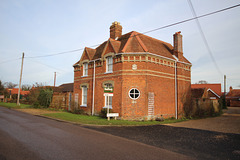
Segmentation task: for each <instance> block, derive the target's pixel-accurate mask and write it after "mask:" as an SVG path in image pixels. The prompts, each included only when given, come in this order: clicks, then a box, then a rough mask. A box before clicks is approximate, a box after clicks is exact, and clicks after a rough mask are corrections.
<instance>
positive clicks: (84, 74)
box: [83, 63, 88, 76]
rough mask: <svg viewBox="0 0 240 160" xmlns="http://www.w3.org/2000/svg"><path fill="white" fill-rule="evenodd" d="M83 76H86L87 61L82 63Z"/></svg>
mask: <svg viewBox="0 0 240 160" xmlns="http://www.w3.org/2000/svg"><path fill="white" fill-rule="evenodd" d="M83 76H88V63H83Z"/></svg>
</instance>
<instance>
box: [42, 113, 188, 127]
mask: <svg viewBox="0 0 240 160" xmlns="http://www.w3.org/2000/svg"><path fill="white" fill-rule="evenodd" d="M43 115H44V116H47V117H51V118H56V119H61V120H65V121H70V122H75V123H79V124H92V125H120V126H121V125H122V126H129V125H134V126H136V125H158V124H164V123H175V122H181V121H184V120H183V119H178V120H175V119H171V120H170V119H169V120H168V119H167V120H165V121H163V122H159V121H127V120H114V119H111V120H110V121H108V120H107V119H104V118H101V117H98V116H87V115H79V114H72V113H68V112H61V113H48V114H43Z"/></svg>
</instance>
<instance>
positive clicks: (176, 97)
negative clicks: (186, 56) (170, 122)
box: [175, 61, 178, 119]
mask: <svg viewBox="0 0 240 160" xmlns="http://www.w3.org/2000/svg"><path fill="white" fill-rule="evenodd" d="M177 99H178V94H177V61H175V116H176V119H178V104H177V103H178V100H177Z"/></svg>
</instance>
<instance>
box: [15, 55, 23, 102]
mask: <svg viewBox="0 0 240 160" xmlns="http://www.w3.org/2000/svg"><path fill="white" fill-rule="evenodd" d="M23 60H24V53H22V65H21V73H20V80H19V87H18V99H17V106H20V103H19V99H20V90H21V83H22V71H23Z"/></svg>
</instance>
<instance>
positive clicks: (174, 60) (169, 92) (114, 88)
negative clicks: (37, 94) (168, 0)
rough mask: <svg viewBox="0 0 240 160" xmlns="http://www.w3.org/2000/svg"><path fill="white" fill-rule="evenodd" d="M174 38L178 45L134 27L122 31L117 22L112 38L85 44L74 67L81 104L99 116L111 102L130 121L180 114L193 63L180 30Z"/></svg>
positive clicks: (113, 108)
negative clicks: (137, 30)
mask: <svg viewBox="0 0 240 160" xmlns="http://www.w3.org/2000/svg"><path fill="white" fill-rule="evenodd" d="M173 39H174V46H172V45H171V44H169V43H166V42H163V41H161V40H158V39H155V38H152V37H149V36H146V35H144V34H140V33H138V32H135V31H132V32H129V33H127V34H124V35H122V26H121V25H120V23H118V22H114V23H113V24H112V25H111V26H110V38H109V39H108V40H107V41H105V42H103V43H102V44H101V45H99V46H98V47H97V48H95V49H92V48H87V47H86V48H85V49H84V51H83V53H82V56H81V59H80V60H79V61H78V62H77V63H75V64H74V66H73V67H74V97H73V99H74V100H75V104H78V105H76V107H77V108H81V109H84V110H85V111H86V112H88V113H89V114H92V115H95V114H98V113H99V112H100V111H101V110H102V109H103V108H107V106H108V105H109V106H110V108H111V109H112V111H113V112H115V113H119V116H120V117H121V118H122V119H130V120H133V119H154V118H156V117H161V116H163V117H176V118H177V117H178V116H181V115H182V114H183V103H185V101H186V99H187V98H188V96H189V95H190V94H191V66H192V64H191V63H190V62H189V61H188V60H187V59H186V58H185V57H184V56H183V50H182V35H181V32H177V33H175V34H174V35H173ZM109 92H110V93H109ZM112 95H113V96H112Z"/></svg>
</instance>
